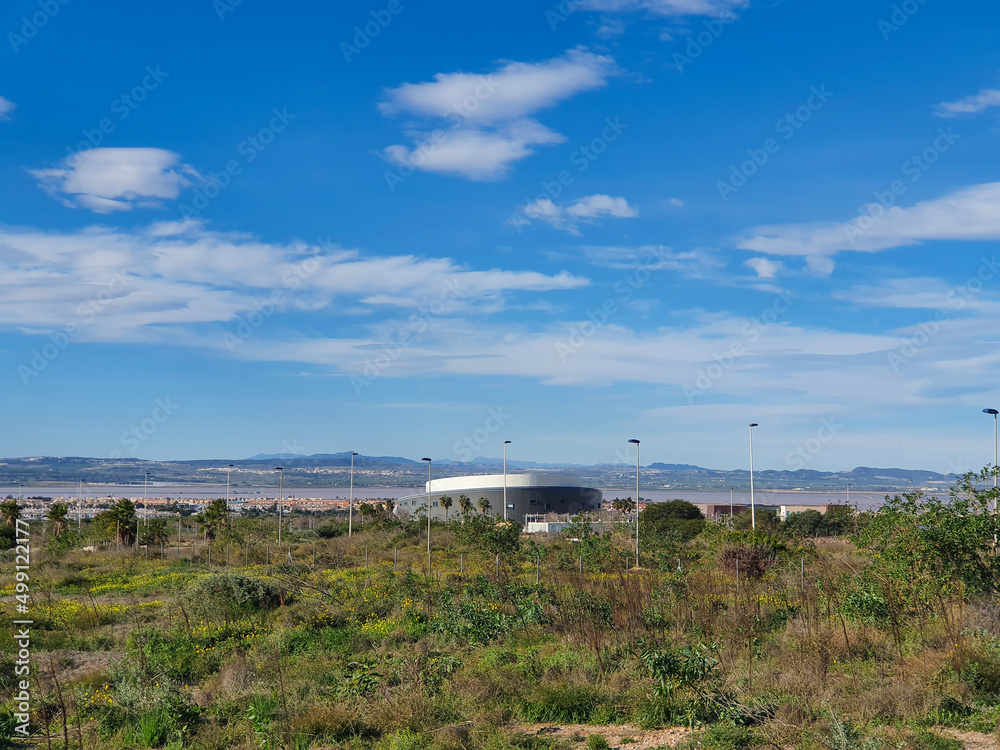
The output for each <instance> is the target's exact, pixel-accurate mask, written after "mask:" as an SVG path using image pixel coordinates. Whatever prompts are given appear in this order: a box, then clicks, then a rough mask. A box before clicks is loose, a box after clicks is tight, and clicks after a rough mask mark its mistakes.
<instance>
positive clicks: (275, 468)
mask: <svg viewBox="0 0 1000 750" xmlns="http://www.w3.org/2000/svg"><path fill="white" fill-rule="evenodd" d="M274 470H275V471H284V469H283V468H282V467H280V466H275V467H274Z"/></svg>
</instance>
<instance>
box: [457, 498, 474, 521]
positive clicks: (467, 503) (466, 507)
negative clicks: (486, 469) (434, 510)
mask: <svg viewBox="0 0 1000 750" xmlns="http://www.w3.org/2000/svg"><path fill="white" fill-rule="evenodd" d="M458 507H459V508H461V509H462V523H465V519H466V518H468V517H469V511H470V510H471V509H472V501H471V500H470V499H469V496H468V495H466V494H465V493H464V492H463V493H462V494H461V495H459V496H458Z"/></svg>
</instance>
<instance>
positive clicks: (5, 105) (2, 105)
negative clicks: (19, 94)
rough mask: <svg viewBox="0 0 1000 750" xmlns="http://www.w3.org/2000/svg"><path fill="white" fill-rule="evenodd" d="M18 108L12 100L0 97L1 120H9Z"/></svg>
mask: <svg viewBox="0 0 1000 750" xmlns="http://www.w3.org/2000/svg"><path fill="white" fill-rule="evenodd" d="M16 106H17V105H16V104H14V102H12V101H11V100H10V99H7V98H6V97H3V96H0V120H9V119H10V115H11V112H13V111H14V108H15V107H16Z"/></svg>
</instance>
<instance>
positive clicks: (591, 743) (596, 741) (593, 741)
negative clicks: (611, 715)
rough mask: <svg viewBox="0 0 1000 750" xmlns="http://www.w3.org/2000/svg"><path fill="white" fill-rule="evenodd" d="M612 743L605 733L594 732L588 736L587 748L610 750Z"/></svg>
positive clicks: (591, 749) (589, 749)
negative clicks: (609, 742) (605, 736)
mask: <svg viewBox="0 0 1000 750" xmlns="http://www.w3.org/2000/svg"><path fill="white" fill-rule="evenodd" d="M609 748H610V745H608V741H607V740H606V739H605V738H604V735H603V734H592V735H590V736H589V737H587V750H609Z"/></svg>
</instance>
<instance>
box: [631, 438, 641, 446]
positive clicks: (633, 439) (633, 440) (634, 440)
mask: <svg viewBox="0 0 1000 750" xmlns="http://www.w3.org/2000/svg"><path fill="white" fill-rule="evenodd" d="M629 442H630V443H635V444H636V445H638V444H639V441H638V440H636V439H635V438H632V439H631V440H629Z"/></svg>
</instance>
